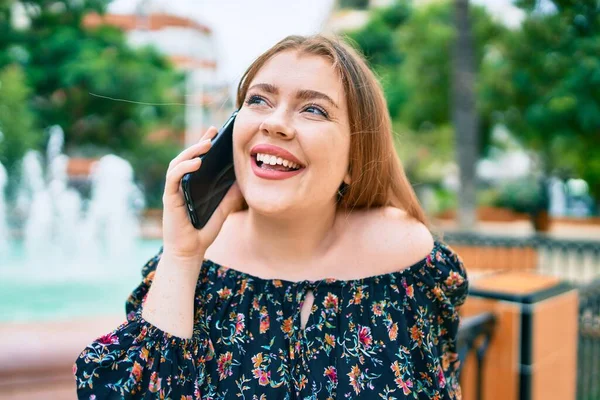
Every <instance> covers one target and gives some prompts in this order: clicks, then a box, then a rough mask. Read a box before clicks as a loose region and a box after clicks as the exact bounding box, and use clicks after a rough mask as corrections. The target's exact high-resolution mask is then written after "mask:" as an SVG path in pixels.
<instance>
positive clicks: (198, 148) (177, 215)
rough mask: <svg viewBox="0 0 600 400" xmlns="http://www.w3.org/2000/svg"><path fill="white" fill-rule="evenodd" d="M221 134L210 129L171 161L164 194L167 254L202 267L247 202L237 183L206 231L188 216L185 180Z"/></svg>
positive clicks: (165, 251) (216, 211)
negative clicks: (223, 229) (223, 230)
mask: <svg viewBox="0 0 600 400" xmlns="http://www.w3.org/2000/svg"><path fill="white" fill-rule="evenodd" d="M217 132H218V131H217V128H215V127H211V128H209V129H208V130H207V131H206V133H205V134H204V136H203V137H202V139H201V140H200V141H199V142H198V143H196V144H194V145H192V146H190V147H188V148H187V149H185V150H184V151H182V152H181V153H180V154H179V155H178V156H177V157H175V158H174V159H173V160H172V161H171V163H170V164H169V169H168V171H167V176H166V181H165V192H164V194H163V255H168V256H169V257H172V258H174V259H177V260H180V261H183V262H187V261H190V262H192V263H196V262H197V263H199V264H200V263H201V261H202V259H203V258H204V252H205V251H206V249H207V248H208V247H209V246H210V245H211V244H212V242H214V240H215V239H216V237H217V234H218V233H219V231H220V230H221V227H222V226H223V223H224V222H225V219H226V218H227V216H228V215H229V214H230V213H231V212H235V211H237V210H239V209H240V208H241V206H242V203H243V197H242V194H241V192H240V190H239V188H238V186H237V183H234V184H233V186H232V187H231V188H230V189H229V191H228V192H227V194H226V195H225V197H224V198H223V201H221V203H220V204H219V207H218V208H217V209H216V210H215V212H214V213H213V215H212V216H211V218H210V220H209V221H208V223H207V224H206V225H205V226H204V227H203V228H202V229H200V230H198V229H196V228H194V226H193V225H192V223H191V222H190V220H189V217H188V215H187V206H186V203H185V200H184V197H183V191H182V189H181V179H182V178H183V176H184V175H185V174H187V173H189V172H194V171H196V170H198V169H199V168H202V165H201V164H202V161H201V160H200V158H199V156H201V155H203V154H205V153H206V152H208V151H209V150H210V147H211V139H212V138H213V137H214V136H215V135H216V134H217ZM199 264H198V265H199Z"/></svg>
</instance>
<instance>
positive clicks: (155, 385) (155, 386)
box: [148, 372, 161, 393]
mask: <svg viewBox="0 0 600 400" xmlns="http://www.w3.org/2000/svg"><path fill="white" fill-rule="evenodd" d="M160 381H161V378H159V377H158V374H157V373H156V372H153V373H152V375H150V384H149V385H148V390H149V391H150V392H151V393H156V392H158V391H159V390H160Z"/></svg>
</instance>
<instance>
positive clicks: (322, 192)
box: [233, 50, 350, 215]
mask: <svg viewBox="0 0 600 400" xmlns="http://www.w3.org/2000/svg"><path fill="white" fill-rule="evenodd" d="M233 145H234V150H233V153H234V162H235V173H236V179H237V182H238V184H239V186H240V189H241V191H242V194H243V195H244V198H245V199H246V202H247V203H248V206H249V207H250V208H252V209H253V210H256V211H258V212H259V213H261V214H267V215H275V214H279V213H282V212H287V211H302V210H307V209H310V210H316V209H319V208H323V207H328V206H335V201H336V195H337V190H338V188H339V186H340V184H341V183H342V181H343V180H346V181H347V180H348V179H349V177H348V160H349V152H350V128H349V121H348V111H347V104H346V96H345V94H344V88H343V86H342V82H341V80H340V77H339V75H338V73H337V71H336V70H335V69H334V67H333V65H332V64H331V62H330V61H329V60H328V59H327V58H325V57H321V56H315V55H308V54H302V53H300V52H298V51H295V50H288V51H284V52H281V53H278V54H276V55H275V56H273V57H272V58H271V59H270V60H268V61H267V62H266V63H265V64H264V65H263V67H262V68H261V69H260V70H259V71H258V73H257V74H256V75H255V76H254V79H252V81H251V82H250V84H249V89H248V91H247V93H246V96H245V98H244V103H243V105H242V107H241V109H240V111H239V113H238V116H237V118H236V121H235V125H234V131H233Z"/></svg>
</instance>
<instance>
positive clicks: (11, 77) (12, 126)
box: [0, 65, 42, 176]
mask: <svg viewBox="0 0 600 400" xmlns="http://www.w3.org/2000/svg"><path fill="white" fill-rule="evenodd" d="M29 96H30V89H29V88H28V87H27V85H26V83H25V75H24V73H23V71H22V70H21V68H20V67H18V66H16V65H11V66H8V67H5V68H4V69H2V70H0V162H1V163H2V164H3V165H4V166H5V167H6V169H7V170H8V172H9V176H10V175H12V173H14V172H16V167H17V163H18V161H19V160H20V159H21V158H23V156H24V155H25V152H26V151H27V150H29V149H38V148H39V147H40V145H41V140H42V134H41V132H40V131H39V130H36V129H35V128H34V116H33V114H32V112H31V111H30V110H29V109H28V106H27V101H28V98H29Z"/></svg>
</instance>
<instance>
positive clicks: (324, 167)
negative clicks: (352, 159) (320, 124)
mask: <svg viewBox="0 0 600 400" xmlns="http://www.w3.org/2000/svg"><path fill="white" fill-rule="evenodd" d="M314 147H315V151H314V152H313V154H315V157H316V158H315V160H314V161H318V164H319V165H320V166H321V168H319V172H318V173H319V174H322V176H327V177H328V179H327V181H328V185H329V184H331V185H334V186H336V187H337V184H338V183H339V182H338V181H341V180H342V179H343V178H344V175H345V174H346V172H347V170H348V160H349V152H350V142H349V140H348V139H346V138H343V139H342V138H339V137H338V138H337V139H335V138H333V137H332V139H331V140H325V141H319V143H315V144H314ZM329 181H334V182H331V183H329Z"/></svg>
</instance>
